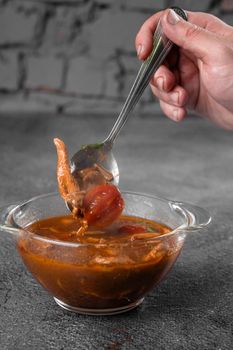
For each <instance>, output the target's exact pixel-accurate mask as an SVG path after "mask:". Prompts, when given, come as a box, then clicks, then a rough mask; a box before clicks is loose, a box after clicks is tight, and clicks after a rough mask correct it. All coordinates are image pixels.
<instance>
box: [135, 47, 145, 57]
mask: <svg viewBox="0 0 233 350" xmlns="http://www.w3.org/2000/svg"><path fill="white" fill-rule="evenodd" d="M143 51H144V46H143V45H141V44H140V45H138V48H137V55H138V57H140V56H141V55H142V53H143Z"/></svg>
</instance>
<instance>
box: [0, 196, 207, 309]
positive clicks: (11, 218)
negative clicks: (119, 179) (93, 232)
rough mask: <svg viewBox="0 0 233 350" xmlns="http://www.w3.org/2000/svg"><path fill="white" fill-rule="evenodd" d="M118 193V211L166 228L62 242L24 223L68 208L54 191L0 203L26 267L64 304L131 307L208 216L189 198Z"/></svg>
mask: <svg viewBox="0 0 233 350" xmlns="http://www.w3.org/2000/svg"><path fill="white" fill-rule="evenodd" d="M122 195H123V198H124V200H125V209H124V213H123V214H124V215H131V216H137V217H138V216H139V217H143V218H146V219H150V220H154V221H157V222H160V223H163V224H165V225H167V226H169V227H170V228H171V229H172V231H171V232H169V233H166V234H164V235H162V236H157V237H156V236H155V235H153V233H151V234H149V235H146V236H145V238H144V237H143V238H142V239H140V240H137V241H129V242H124V243H122V242H119V243H117V244H116V243H114V244H106V243H104V244H103V243H102V244H100V243H98V244H96V243H88V244H87V243H85V244H83V243H73V242H64V241H59V240H54V239H48V238H45V237H42V236H40V235H37V234H36V233H31V232H29V231H27V229H26V227H27V226H28V225H29V224H31V223H33V222H35V221H38V220H41V219H45V218H48V217H52V216H60V215H65V214H68V213H69V212H68V210H67V208H66V206H65V204H64V202H63V200H62V199H61V198H60V195H59V194H58V193H50V194H45V195H41V196H38V197H34V198H32V199H30V200H28V201H27V202H24V203H21V204H18V205H13V206H9V207H7V208H2V209H1V211H0V229H1V230H2V231H5V232H8V233H11V234H12V236H13V237H14V238H15V241H16V246H17V249H18V252H19V254H20V255H21V257H22V259H23V262H24V263H25V265H26V267H27V268H28V270H29V271H30V272H31V273H32V275H33V276H34V278H35V279H36V280H37V281H38V282H39V283H40V284H41V285H42V286H43V287H44V288H45V289H46V290H47V291H48V292H49V293H50V294H51V295H52V296H53V297H54V299H55V301H56V303H57V304H58V305H60V306H61V307H63V308H64V309H67V310H70V311H75V312H78V313H82V314H92V315H93V314H94V315H110V314H117V313H121V312H125V311H128V310H131V309H133V308H135V307H136V306H138V305H139V304H141V303H142V301H143V299H144V297H145V295H146V294H147V293H148V292H149V291H151V290H152V289H153V288H154V287H155V286H156V285H158V284H159V283H160V281H161V280H162V279H163V278H164V277H165V276H166V275H167V273H168V272H169V271H170V269H171V268H172V266H173V264H174V263H175V261H176V259H177V257H178V255H179V253H180V251H181V249H182V247H183V244H184V240H185V238H186V235H187V233H188V232H192V231H196V230H200V229H202V228H204V227H206V226H207V225H208V224H209V223H210V221H211V218H210V216H209V214H208V213H207V212H206V211H205V210H204V209H202V208H199V207H197V206H193V205H191V204H187V203H183V202H175V201H171V200H167V199H164V198H157V197H155V196H151V195H147V194H140V193H133V192H122Z"/></svg>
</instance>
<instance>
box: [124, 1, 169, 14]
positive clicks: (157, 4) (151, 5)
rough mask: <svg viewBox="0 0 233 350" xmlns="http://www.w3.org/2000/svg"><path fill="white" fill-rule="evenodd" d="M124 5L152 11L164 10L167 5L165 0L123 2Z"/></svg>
mask: <svg viewBox="0 0 233 350" xmlns="http://www.w3.org/2000/svg"><path fill="white" fill-rule="evenodd" d="M122 3H123V4H124V5H125V6H126V7H128V8H133V9H137V8H138V9H147V8H148V9H151V10H153V9H154V11H157V10H158V9H163V8H164V7H165V6H166V5H165V4H166V1H164V0H123V1H122Z"/></svg>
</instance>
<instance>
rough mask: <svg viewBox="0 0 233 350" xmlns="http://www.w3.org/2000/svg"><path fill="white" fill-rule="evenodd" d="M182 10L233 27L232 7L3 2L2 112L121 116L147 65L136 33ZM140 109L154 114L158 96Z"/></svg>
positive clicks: (184, 2)
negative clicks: (163, 14) (172, 9)
mask: <svg viewBox="0 0 233 350" xmlns="http://www.w3.org/2000/svg"><path fill="white" fill-rule="evenodd" d="M175 5H176V6H180V7H183V8H184V9H186V10H192V11H204V12H209V13H212V14H214V15H216V16H218V17H219V18H221V19H222V20H224V21H225V22H227V23H229V24H231V25H232V24H233V1H232V0H195V1H194V0H0V111H1V112H4V113H5V112H9V111H11V112H12V111H14V112H17V111H18V110H23V111H25V110H27V111H30V112H31V111H38V108H39V110H40V111H45V110H46V111H47V112H50V111H53V112H60V113H62V112H64V111H65V112H66V113H67V112H70V113H72V112H73V111H75V112H76V111H85V110H86V109H88V110H92V111H93V112H95V111H96V108H97V106H98V110H99V111H101V112H105V111H106V110H108V111H109V112H114V111H115V110H116V109H118V110H119V108H120V107H121V105H122V100H123V99H124V98H125V97H126V95H127V94H128V92H129V88H130V86H131V84H132V82H133V80H134V77H135V75H136V72H137V70H138V68H139V65H140V63H139V61H138V59H137V58H136V51H135V47H134V41H135V36H136V33H137V32H138V30H139V28H140V26H141V25H142V23H143V22H144V21H145V20H146V19H147V18H148V17H149V16H151V15H152V14H154V13H155V12H157V11H159V10H161V9H164V8H167V7H169V6H175ZM85 82H86V83H85ZM140 106H141V109H142V110H143V112H148V110H150V112H151V113H154V108H155V107H154V106H155V105H154V98H153V97H152V95H151V94H150V93H147V94H146V95H145V94H144V95H143V97H142V99H141V101H140Z"/></svg>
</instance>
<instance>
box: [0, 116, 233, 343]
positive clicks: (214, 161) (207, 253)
mask: <svg viewBox="0 0 233 350" xmlns="http://www.w3.org/2000/svg"><path fill="white" fill-rule="evenodd" d="M113 121H114V119H113V118H112V117H111V116H109V117H107V116H105V117H101V116H99V117H95V118H94V117H92V116H82V115H76V116H48V115H34V116H33V115H30V116H23V115H21V116H20V115H15V116H10V115H9V116H1V117H0V160H1V163H0V206H4V205H6V204H7V203H15V202H17V201H20V200H22V199H26V198H30V197H32V196H34V195H38V194H41V193H45V192H48V191H53V190H55V189H56V179H55V163H56V155H55V149H54V146H53V144H52V138H53V137H54V136H58V137H61V138H63V139H64V140H65V142H66V143H67V145H68V146H69V149H70V151H71V153H72V152H74V151H75V150H76V149H77V148H78V146H79V145H81V144H83V143H88V142H93V141H94V140H101V139H103V138H104V137H105V136H106V133H107V131H108V130H109V129H110V127H111V125H112V123H113ZM232 140H233V133H232V132H228V131H224V130H220V129H217V128H215V127H214V126H211V125H209V124H208V123H207V122H205V121H203V120H200V119H197V118H189V119H187V120H186V121H185V122H183V123H182V124H179V125H177V124H175V123H173V122H170V121H168V120H166V119H165V118H164V117H155V116H153V117H145V118H140V117H134V118H133V117H132V119H131V120H130V121H129V122H128V125H127V126H126V128H125V129H124V131H123V132H122V134H121V135H120V136H119V139H118V142H117V144H116V148H115V154H116V157H117V160H118V162H119V167H120V171H121V181H120V183H121V187H122V188H124V189H130V190H136V191H141V192H148V193H153V194H158V195H162V196H164V197H170V198H172V199H176V200H185V201H189V202H192V203H196V204H199V205H200V206H203V207H205V208H207V209H208V210H209V211H210V212H211V214H212V216H213V224H212V225H211V227H210V228H209V229H208V230H207V231H205V232H200V233H193V234H190V236H189V237H188V238H187V241H186V244H185V247H184V249H183V252H182V254H181V256H180V258H179V259H178V261H177V263H176V265H175V267H174V269H173V270H172V272H171V273H170V274H169V276H168V277H167V279H166V280H165V281H164V282H163V283H162V284H161V285H160V286H159V287H158V288H157V289H155V290H154V291H153V292H152V293H151V294H150V295H148V296H147V298H146V300H145V302H144V304H143V305H142V306H140V307H139V308H138V309H136V310H134V311H132V312H129V313H127V314H123V315H119V316H114V317H90V316H81V315H77V314H73V313H69V312H66V311H64V310H62V309H61V308H59V307H58V306H57V305H56V304H55V302H54V301H53V299H52V297H51V296H50V295H49V294H47V292H46V291H44V290H43V289H42V287H41V286H40V285H38V284H37V283H36V282H35V281H34V280H33V278H32V277H31V275H30V274H29V272H27V271H26V269H25V267H24V266H23V264H22V262H21V260H20V258H19V256H18V255H17V252H16V250H15V247H14V245H13V244H12V241H11V239H10V238H9V237H8V234H4V233H1V234H0V348H1V350H22V349H24V350H29V349H30V350H34V349H36V350H40V349H41V350H46V349H49V350H50V349H51V350H55V349H56V350H62V349H63V350H64V349H68V350H70V349H80V350H95V349H98V350H99V349H103V350H126V349H127V350H128V349H129V350H138V349H142V350H143V349H145V350H154V349H159V350H160V349H161V350H165V349H166V350H167V349H168V350H170V349H171V350H180V349H185V350H191V349H193V350H196V349H206V350H207V349H208V350H215V349H216V350H230V349H232V344H233V334H232V332H233V328H232V327H233V312H232V311H233V307H232V300H233V273H232V272H233V255H232V250H233V223H232V217H233V214H232V212H233V209H232V208H233V175H232V174H233V149H232V144H233V143H232ZM145 170H146V171H145Z"/></svg>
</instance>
